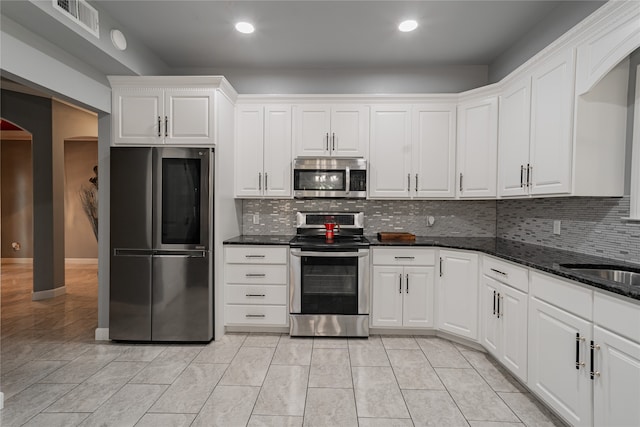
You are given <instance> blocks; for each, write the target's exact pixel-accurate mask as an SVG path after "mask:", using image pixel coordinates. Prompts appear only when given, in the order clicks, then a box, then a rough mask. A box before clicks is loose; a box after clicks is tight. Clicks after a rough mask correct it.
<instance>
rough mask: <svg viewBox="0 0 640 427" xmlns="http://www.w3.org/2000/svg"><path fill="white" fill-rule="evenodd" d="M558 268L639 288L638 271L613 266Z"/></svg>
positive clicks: (578, 265)
mask: <svg viewBox="0 0 640 427" xmlns="http://www.w3.org/2000/svg"><path fill="white" fill-rule="evenodd" d="M560 267H564V268H567V269H569V270H571V271H574V272H576V273H581V274H590V275H592V276H596V277H599V278H601V279H606V280H612V281H614V282H618V283H623V284H625V285H631V286H640V269H633V268H628V267H621V266H615V265H591V264H560Z"/></svg>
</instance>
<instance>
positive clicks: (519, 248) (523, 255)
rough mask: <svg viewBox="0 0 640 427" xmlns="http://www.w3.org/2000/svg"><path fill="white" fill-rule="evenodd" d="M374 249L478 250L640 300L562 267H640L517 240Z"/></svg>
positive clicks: (270, 241)
mask: <svg viewBox="0 0 640 427" xmlns="http://www.w3.org/2000/svg"><path fill="white" fill-rule="evenodd" d="M293 237H295V236H293V235H260V236H237V237H233V238H231V239H228V240H225V242H224V244H225V245H285V246H286V245H288V244H289V241H290V240H291V239H292V238H293ZM366 237H367V239H369V241H370V242H371V246H387V247H391V246H398V247H400V246H405V247H406V246H418V247H441V248H450V249H464V250H472V251H479V252H483V253H486V254H489V255H493V256H495V257H498V258H502V259H504V260H507V261H512V262H514V263H517V264H521V265H524V266H526V267H531V268H535V269H537V270H541V271H545V272H547V273H551V274H555V275H557V276H560V277H564V278H566V279H570V280H574V281H576V282H580V283H584V284H586V285H589V286H592V287H594V288H598V289H603V290H606V291H609V292H613V293H616V294H619V295H624V296H626V297H629V298H632V299H635V300H640V287H638V286H631V285H624V284H622V283H618V282H614V281H611V280H606V279H600V278H598V277H595V276H592V275H588V274H581V273H577V272H575V271H572V270H569V269H567V268H564V267H561V266H560V264H590V265H599V266H607V265H609V266H623V267H626V268H630V269H632V270H635V271H638V272H640V265H638V264H632V263H627V262H624V261H617V260H612V259H609V258H601V257H596V256H592V255H585V254H581V253H577V252H571V251H565V250H560V249H554V248H549V247H546V246H540V245H532V244H528V243H523V242H517V241H514V240H504V239H496V238H492V237H421V236H418V237H416V240H415V242H381V241H379V240H378V238H377V237H376V236H366Z"/></svg>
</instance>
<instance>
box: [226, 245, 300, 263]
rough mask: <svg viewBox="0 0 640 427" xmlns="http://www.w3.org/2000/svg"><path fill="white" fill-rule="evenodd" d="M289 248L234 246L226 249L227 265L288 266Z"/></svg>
mask: <svg viewBox="0 0 640 427" xmlns="http://www.w3.org/2000/svg"><path fill="white" fill-rule="evenodd" d="M288 253H289V247H288V246H283V247H281V248H275V247H272V246H233V247H230V246H228V247H226V248H225V262H226V263H227V264H286V263H287V256H288Z"/></svg>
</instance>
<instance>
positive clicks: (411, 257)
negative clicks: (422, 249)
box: [394, 256, 416, 259]
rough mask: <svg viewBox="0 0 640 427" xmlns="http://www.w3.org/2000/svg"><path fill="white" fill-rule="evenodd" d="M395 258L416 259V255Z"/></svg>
mask: <svg viewBox="0 0 640 427" xmlns="http://www.w3.org/2000/svg"><path fill="white" fill-rule="evenodd" d="M394 258H395V259H416V257H414V256H396V257H394Z"/></svg>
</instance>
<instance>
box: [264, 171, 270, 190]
mask: <svg viewBox="0 0 640 427" xmlns="http://www.w3.org/2000/svg"><path fill="white" fill-rule="evenodd" d="M267 190H269V187H268V185H267V173H266V172H265V173H264V191H267Z"/></svg>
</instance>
